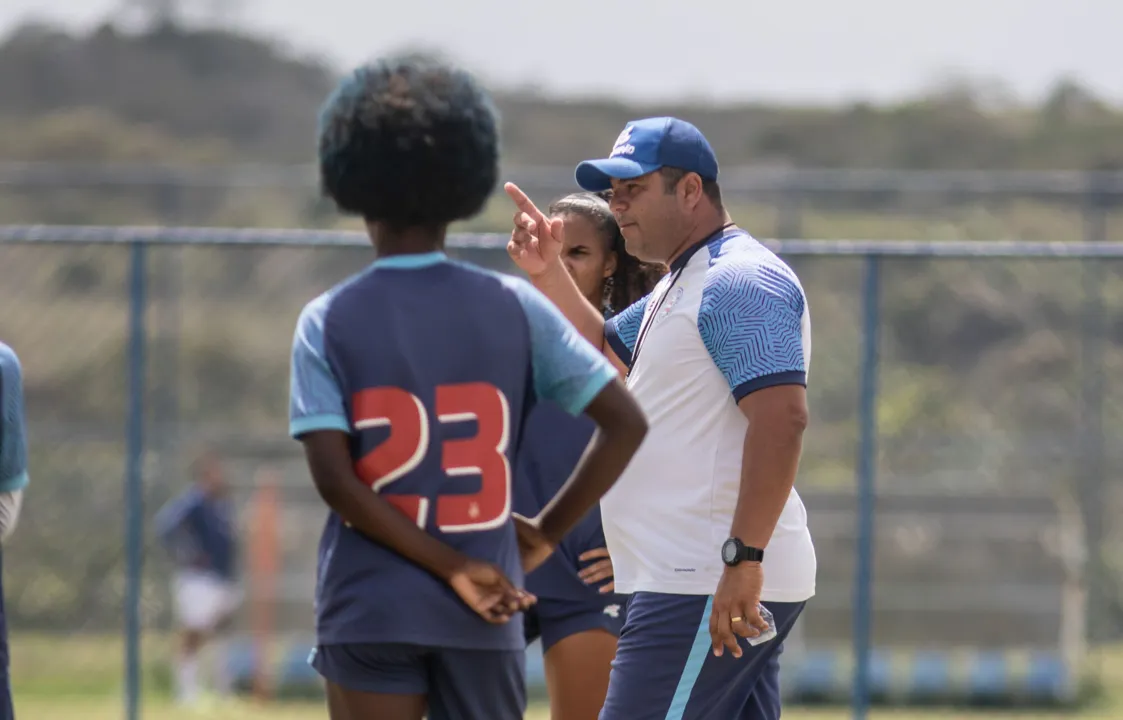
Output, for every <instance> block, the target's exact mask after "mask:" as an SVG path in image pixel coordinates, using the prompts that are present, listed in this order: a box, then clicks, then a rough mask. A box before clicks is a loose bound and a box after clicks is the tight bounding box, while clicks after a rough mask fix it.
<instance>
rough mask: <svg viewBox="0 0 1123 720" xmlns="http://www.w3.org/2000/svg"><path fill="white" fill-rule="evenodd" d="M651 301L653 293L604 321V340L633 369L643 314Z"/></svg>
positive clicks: (621, 360)
mask: <svg viewBox="0 0 1123 720" xmlns="http://www.w3.org/2000/svg"><path fill="white" fill-rule="evenodd" d="M650 299H651V293H648V294H647V295H644V296H643V297H642V298H640V299H639V300H636V301H635V302H634V303H632V304H631V305H629V306H628V307H626V308H624V309H623V310H621V311H620V312H618V313H617V314H615V315H613V316H612V317H610V318H609V319H608V320H605V321H604V339H605V340H607V341H608V346H609V347H610V348H612V352H614V353H616V357H618V358H620V362H622V363H624V364H625V365H627V366H628V367H629V368H631V367H632V353H633V352H635V349H636V341H637V340H638V339H639V331H640V326H641V325H642V323H643V314H644V313H645V312H646V311H647V301H648V300H650Z"/></svg>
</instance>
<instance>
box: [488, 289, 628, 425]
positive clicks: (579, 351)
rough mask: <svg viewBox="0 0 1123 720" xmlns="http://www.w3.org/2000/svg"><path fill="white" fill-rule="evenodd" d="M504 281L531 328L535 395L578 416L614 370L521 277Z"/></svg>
mask: <svg viewBox="0 0 1123 720" xmlns="http://www.w3.org/2000/svg"><path fill="white" fill-rule="evenodd" d="M505 281H506V282H507V284H508V286H509V287H510V288H511V289H512V290H513V291H514V294H515V297H516V298H518V301H519V304H520V305H521V306H522V309H523V312H524V313H525V314H526V319H527V323H528V324H529V326H530V356H531V363H532V365H533V373H534V391H535V393H537V394H538V396H539V397H542V398H545V399H547V400H552V401H554V402H556V403H557V404H558V405H560V406H561V407H562V409H564V410H565V411H566V412H567V413H569V414H570V415H579V414H581V413H582V412H584V410H585V408H586V407H588V406H589V403H590V402H592V401H593V398H595V397H596V396H597V394H598V393H600V391H601V390H603V389H604V387H605V386H606V385H608V383H610V382H611V381H612V379H613V378H615V377H616V375H617V373H616V368H614V367H613V366H612V363H610V362H609V361H608V358H606V357H605V356H604V355H602V354H601V353H600V351H599V350H597V349H596V348H594V347H593V346H592V345H590V344H589V342H588V341H587V340H586V339H585V338H583V337H581V334H580V333H578V332H577V328H575V327H573V325H572V324H570V322H569V321H568V320H566V319H565V316H563V315H562V314H561V312H560V311H559V310H558V309H557V308H556V307H554V305H553V303H551V302H550V301H549V300H547V299H546V296H544V295H543V294H542V293H540V292H539V291H538V290H536V289H535V288H534V286H533V285H531V284H530V283H528V282H526V281H525V280H522V279H520V278H505Z"/></svg>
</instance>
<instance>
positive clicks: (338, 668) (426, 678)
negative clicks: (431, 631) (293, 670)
mask: <svg viewBox="0 0 1123 720" xmlns="http://www.w3.org/2000/svg"><path fill="white" fill-rule="evenodd" d="M310 662H311V663H312V667H314V668H315V669H316V671H317V672H318V673H320V675H322V676H323V677H324V678H325V679H327V680H329V681H330V682H332V683H335V684H336V685H339V686H340V687H342V688H344V689H345V690H355V691H359V692H368V693H380V694H387V695H424V696H426V698H427V699H428V703H429V714H428V718H429V720H521V718H522V717H523V714H524V713H525V712H526V653H525V652H524V651H522V650H461V649H459V648H435V647H426V646H421V645H407V644H401V643H369V644H358V643H356V644H349V645H320V646H318V647H317V648H316V649H315V650H314V651H313V652H312V658H311V660H310Z"/></svg>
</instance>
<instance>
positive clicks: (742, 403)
mask: <svg viewBox="0 0 1123 720" xmlns="http://www.w3.org/2000/svg"><path fill="white" fill-rule="evenodd" d="M717 178H718V163H717V158H716V157H715V156H714V152H713V150H712V149H711V147H710V144H709V143H708V142H707V141H706V138H705V137H704V136H703V135H702V133H701V132H699V131H698V129H697V128H696V127H694V126H693V125H691V124H690V123H687V122H684V121H682V120H679V119H676V118H669V117H660V118H648V119H644V120H637V121H635V122H631V123H628V125H627V127H626V128H625V129H624V131H623V132H622V133H621V134H620V136H619V137H618V138H617V139H616V142H615V143H614V144H613V147H612V152H611V153H610V155H609V157H608V158H605V159H600V160H590V161H586V162H583V163H581V164H580V165H578V166H577V172H576V179H577V183H578V184H579V185H580V186H581V187H582V188H584V189H586V190H589V191H604V190H611V192H612V199H611V206H612V211H613V214H614V215H615V216H616V218H617V220H618V221H619V223H620V228H621V231H622V232H623V234H624V238H625V240H626V241H627V249H628V252H629V253H631V254H633V255H635V256H636V257H638V258H639V259H641V260H644V261H648V262H660V263H665V264H666V265H667V266H668V267H669V270H670V272H669V273H668V274H667V276H666V277H664V278H663V280H662V281H660V283H659V284H658V285H657V286H656V287H655V289H654V291H653V292H652V293H651V294H650V295H648V296H647V297H644V298H643V299H642V300H640V301H639V302H637V303H636V304H635V305H632V306H631V307H629V308H627V309H626V310H624V311H623V312H622V313H619V314H618V315H616V316H615V317H613V318H612V319H610V320H608V321H605V320H604V319H603V318H602V316H601V315H600V313H599V312H598V311H597V309H596V308H594V307H593V306H592V305H590V304H589V303H588V302H587V301H586V300H585V299H584V298H583V297H582V295H581V293H580V292H579V291H578V290H577V287H576V286H575V285H574V283H573V281H572V280H571V279H570V277H569V275H568V273H566V272H565V268H564V267H563V265H562V262H561V260H560V259H559V253H560V249H561V246H562V232H563V227H562V223H561V221H560V220H552V221H551V220H550V219H548V218H546V217H545V216H543V214H542V213H541V212H540V211H539V210H538V208H536V207H535V206H534V203H532V202H531V201H530V200H529V199H528V198H527V197H526V195H525V194H523V192H522V191H521V190H519V189H518V188H517V187H515V186H514V185H512V184H508V185H507V186H506V190H507V193H508V194H509V195H510V196H511V198H512V199H513V200H514V201H515V203H516V205H517V206H518V212H517V213H516V215H515V229H514V231H513V232H512V234H511V241H510V243H509V244H508V246H507V250H508V252H509V253H510V255H511V257H512V259H513V260H514V261H515V263H516V264H518V265H519V267H521V268H522V269H523V270H524V271H525V272H526V273H527V274H528V275H529V276H530V277H531V279H532V280H533V282H534V284H535V286H537V287H538V289H539V290H541V291H542V292H543V293H544V294H545V295H546V296H547V297H549V298H550V299H551V300H552V301H553V302H554V303H555V304H556V305H557V306H558V307H559V308H560V309H561V311H562V312H563V313H564V314H565V316H566V317H567V318H568V319H569V320H570V322H572V323H573V324H574V325H575V326H576V327H577V328H578V330H580V331H581V333H582V334H583V335H584V337H585V338H586V339H587V340H589V341H590V342H591V343H593V345H594V346H595V347H598V348H600V349H601V351H602V352H604V354H605V355H607V356H608V357H609V358H610V359H611V360H612V361H613V362H614V363H615V364H616V366H617V367H618V369H619V370H620V371H621V372H622V373H624V374H626V376H627V381H628V382H627V385H628V388H629V390H631V392H632V393H633V394H634V395H635V397H636V399H637V401H638V402H639V404H640V406H641V407H642V408H643V410H644V412H645V413H646V414H647V416H648V424H649V431H648V438H647V439H646V440H645V441H644V443H643V445H642V446H641V447H640V450H639V452H638V453H637V454H636V455H635V457H634V458H633V459H632V462H631V465H629V467H628V469H627V471H626V472H625V474H624V475H623V476H622V477H621V479H620V481H619V482H618V483H617V485H616V487H615V488H613V490H612V491H610V492H609V493H608V494H607V495H606V496H605V497H604V499H603V500H602V501H601V512H602V517H603V522H604V533H605V538H606V539H607V541H608V549H609V553H610V554H611V556H612V562H613V570H614V574H615V578H616V589H617V591H618V592H624V593H629V594H631V596H632V597H631V599H630V602H629V606H628V620H627V624H626V625H625V628H624V634H623V635H622V636H621V638H620V644H619V648H618V650H617V656H616V661H615V663H614V664H613V668H612V677H611V680H610V684H609V691H608V698H607V699H606V701H605V705H604V708H603V710H602V711H601V716H600V717H601V720H622V719H623V718H627V719H628V720H647V719H648V718H650V719H651V720H656V719H658V720H663V719H664V718H676V719H682V718H695V719H698V720H701V719H702V718H714V719H718V720H730V719H744V718H753V719H754V720H755V719H760V720H765V719H771V718H778V717H779V716H780V690H779V655H780V651H781V647H782V644H783V642H784V639H785V638H786V637H787V635H788V633H789V631H790V630H791V628H792V626H793V624H794V623H795V621H796V618H798V617H799V615H800V613H801V612H802V610H803V608H804V605H805V603H806V601H807V600H808V599H810V598H811V597H812V596H813V595H814V594H815V571H816V563H815V550H814V546H813V544H812V542H811V536H810V533H809V532H808V530H807V513H806V511H805V509H804V507H803V503H802V501H801V500H800V497H799V494H798V493H797V492H796V491H795V489H794V487H793V485H794V482H795V476H796V471H797V469H798V466H799V457H800V451H801V447H802V437H803V431H804V428H805V427H806V425H807V419H808V410H807V398H806V384H807V369H808V364H809V360H810V353H811V339H810V320H809V316H808V312H807V301H806V298H805V296H804V293H803V289H802V287H801V286H800V283H799V280H798V278H797V277H796V275H795V273H794V272H792V270H791V269H790V268H789V267H788V266H787V265H786V264H784V262H783V261H781V260H780V259H779V258H778V257H776V256H775V255H774V254H773V253H772V252H770V251H769V250H768V249H767V248H765V247H764V246H762V245H761V244H759V243H758V242H756V241H755V240H754V239H753V238H752V237H750V236H749V234H748V233H746V232H745V231H744V230H741V229H740V228H738V227H737V226H736V225H735V224H734V223H733V222H732V221H731V220H730V218H729V215H728V213H726V211H725V209H724V207H723V205H722V200H721V191H720V188H719V186H718V182H717Z"/></svg>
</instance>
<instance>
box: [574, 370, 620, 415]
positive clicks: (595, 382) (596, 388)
mask: <svg viewBox="0 0 1123 720" xmlns="http://www.w3.org/2000/svg"><path fill="white" fill-rule="evenodd" d="M616 375H617V373H616V368H614V367H612V365H610V364H608V363H605V364H604V365H601V366H599V367H598V368H597V370H596V372H594V373H593V374H592V375H591V376H590V377H589V379H588V380H587V381H586V382H585V385H584V387H582V388H581V390H580V391H579V392H576V393H574V394H573V399H572V400H570V401H569V402H568V403H567V404H566V405H565V406H564V407H563V408H562V409H563V410H565V411H566V412H567V413H569V414H570V415H580V414H581V413H583V412H585V408H587V407H589V403H591V402H592V401H593V398H595V397H596V396H597V395H599V394H600V391H601V390H604V388H605V387H606V386H607V385H608V384H609V383H610V382H612V380H613V378H615V377H616Z"/></svg>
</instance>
